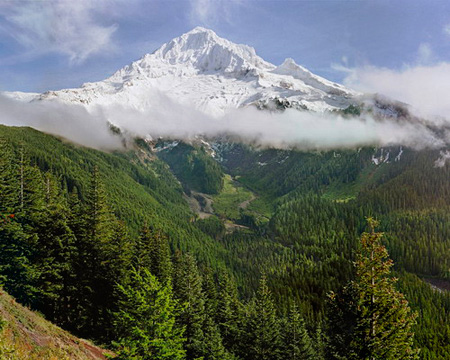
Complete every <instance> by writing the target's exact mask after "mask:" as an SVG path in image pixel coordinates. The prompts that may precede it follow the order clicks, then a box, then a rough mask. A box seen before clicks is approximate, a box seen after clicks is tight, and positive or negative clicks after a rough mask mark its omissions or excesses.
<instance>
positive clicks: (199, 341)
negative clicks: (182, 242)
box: [174, 253, 205, 359]
mask: <svg viewBox="0 0 450 360" xmlns="http://www.w3.org/2000/svg"><path fill="white" fill-rule="evenodd" d="M174 266H175V276H174V291H175V294H176V297H177V299H178V301H179V302H180V304H181V305H182V307H183V310H182V312H181V314H180V324H181V325H182V326H184V327H185V328H186V332H185V337H186V350H187V358H188V359H196V358H198V357H201V356H203V355H204V351H205V347H204V345H205V344H204V339H205V335H204V333H203V323H204V321H205V299H204V294H203V290H202V277H201V275H200V272H199V270H198V267H197V262H196V260H195V258H194V257H193V256H192V255H190V254H183V255H182V254H179V253H178V254H176V257H175V261H174Z"/></svg>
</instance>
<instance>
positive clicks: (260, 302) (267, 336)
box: [246, 275, 281, 360]
mask: <svg viewBox="0 0 450 360" xmlns="http://www.w3.org/2000/svg"><path fill="white" fill-rule="evenodd" d="M246 339H247V343H246V346H248V351H247V355H246V358H247V359H249V360H250V359H252V360H274V359H279V357H280V350H281V342H280V324H279V321H278V318H277V316H276V312H275V304H274V301H273V299H272V294H271V292H270V290H269V287H268V286H267V280H266V276H265V275H263V276H262V277H261V280H260V284H259V289H258V293H257V296H256V299H255V301H254V302H253V303H251V304H250V311H249V321H248V324H247V329H246Z"/></svg>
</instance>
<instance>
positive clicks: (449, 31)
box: [442, 24, 450, 36]
mask: <svg viewBox="0 0 450 360" xmlns="http://www.w3.org/2000/svg"><path fill="white" fill-rule="evenodd" d="M442 31H443V32H444V34H446V35H449V36H450V24H447V25H445V26H444V28H443V29H442Z"/></svg>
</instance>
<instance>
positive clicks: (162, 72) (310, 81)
mask: <svg viewBox="0 0 450 360" xmlns="http://www.w3.org/2000/svg"><path fill="white" fill-rule="evenodd" d="M161 93H162V94H164V95H165V96H168V97H169V98H171V99H173V100H174V101H176V102H179V103H182V104H189V105H193V106H195V107H196V108H197V109H199V110H201V111H204V112H206V113H208V114H210V115H221V114H223V113H224V112H226V111H227V110H229V109H234V108H238V107H244V106H251V105H256V106H258V107H259V108H276V107H277V106H283V107H297V108H299V109H300V108H301V109H309V110H313V111H325V110H333V109H336V108H345V107H347V106H349V105H350V104H351V103H354V102H355V100H354V98H355V96H356V95H358V94H357V93H356V92H354V91H352V90H349V89H347V88H345V87H344V86H342V85H339V84H336V83H333V82H330V81H328V80H326V79H324V78H321V77H320V76H317V75H314V74H312V73H311V72H310V71H308V70H307V69H305V68H304V67H302V66H300V65H297V64H296V63H295V62H294V60H292V59H286V60H285V61H284V62H283V64H281V65H280V66H275V65H273V64H271V63H269V62H266V61H265V60H263V59H262V58H261V57H259V56H258V55H256V52H255V49H253V48H252V47H249V46H247V45H240V44H235V43H232V42H231V41H228V40H226V39H223V38H221V37H219V36H217V35H216V33H214V32H213V31H212V30H208V29H205V28H201V27H197V28H195V29H193V30H191V31H189V32H188V33H186V34H183V35H181V36H180V37H177V38H175V39H173V40H171V41H170V42H168V43H166V44H164V45H162V46H161V47H160V48H159V49H158V50H156V51H155V52H153V53H152V54H147V55H144V56H143V57H142V58H141V59H140V60H138V61H135V62H133V63H132V64H130V65H128V66H125V67H124V68H123V69H121V70H119V71H117V72H116V73H115V74H114V75H112V76H111V77H110V78H108V79H106V80H104V81H100V82H95V83H86V84H83V85H82V87H81V88H78V89H66V90H60V91H49V92H46V93H43V94H40V95H36V96H34V97H33V99H35V100H58V101H63V102H75V103H82V104H85V105H86V106H87V107H90V106H93V105H110V104H120V105H123V106H128V107H132V108H134V109H139V110H145V109H147V108H150V107H153V106H157V105H158V104H157V103H156V101H157V100H155V99H158V96H155V95H157V94H161ZM10 95H11V96H13V97H16V98H18V97H19V95H17V94H16V95H14V94H10ZM24 98H26V99H27V100H28V99H30V97H24Z"/></svg>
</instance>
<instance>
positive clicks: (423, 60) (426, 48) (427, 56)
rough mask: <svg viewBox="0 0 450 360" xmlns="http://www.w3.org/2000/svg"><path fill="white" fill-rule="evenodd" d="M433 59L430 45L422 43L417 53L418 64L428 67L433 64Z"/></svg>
mask: <svg viewBox="0 0 450 360" xmlns="http://www.w3.org/2000/svg"><path fill="white" fill-rule="evenodd" d="M432 58H433V50H431V46H430V44H428V43H422V44H420V46H419V50H418V51H417V62H418V63H419V64H422V65H426V64H429V63H431V60H432Z"/></svg>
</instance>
